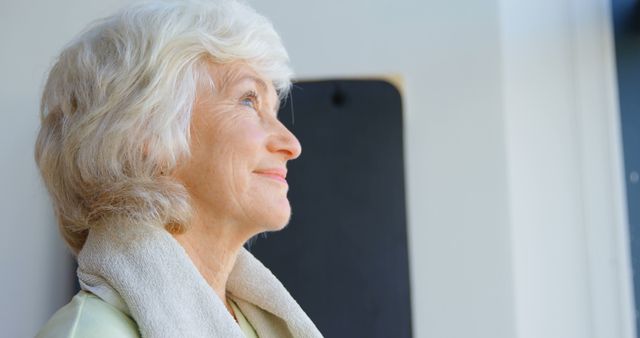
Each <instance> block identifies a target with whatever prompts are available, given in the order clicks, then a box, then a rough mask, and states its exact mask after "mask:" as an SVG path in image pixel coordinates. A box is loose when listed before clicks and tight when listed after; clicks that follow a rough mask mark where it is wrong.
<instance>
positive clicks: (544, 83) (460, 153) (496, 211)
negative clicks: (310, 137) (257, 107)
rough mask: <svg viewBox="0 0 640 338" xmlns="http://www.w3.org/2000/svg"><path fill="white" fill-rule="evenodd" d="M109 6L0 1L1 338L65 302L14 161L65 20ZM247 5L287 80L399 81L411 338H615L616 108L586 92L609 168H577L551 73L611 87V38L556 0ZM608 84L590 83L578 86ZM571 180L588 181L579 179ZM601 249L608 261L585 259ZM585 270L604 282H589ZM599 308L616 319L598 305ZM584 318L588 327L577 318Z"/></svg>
mask: <svg viewBox="0 0 640 338" xmlns="http://www.w3.org/2000/svg"><path fill="white" fill-rule="evenodd" d="M585 1H586V2H583V4H585V5H584V6H587V7H586V8H590V9H593V12H594V13H596V14H595V15H596V16H597V15H598V14H606V7H603V6H602V4H603V3H605V2H606V1H604V0H603V1H598V0H585ZM125 2H127V1H125V0H108V1H100V2H98V1H94V2H88V1H80V0H61V1H56V2H47V1H44V0H32V1H25V2H18V1H12V2H5V3H2V4H0V42H1V43H2V44H0V46H2V48H3V53H0V74H3V75H4V76H3V77H2V78H1V79H0V113H1V114H2V116H3V117H4V118H5V123H3V124H0V128H1V129H0V137H1V138H2V139H1V142H0V146H1V147H2V152H1V154H2V164H3V165H2V169H1V170H2V175H1V176H0V180H2V183H1V184H2V187H3V189H2V190H1V191H0V206H1V208H2V209H1V210H2V212H3V215H5V217H4V221H5V226H4V227H3V228H2V235H3V236H2V239H1V241H2V242H1V246H0V257H2V258H0V259H2V261H1V262H2V265H1V266H2V273H3V278H2V280H1V281H0V292H1V293H0V299H2V300H3V301H2V302H0V321H1V322H0V326H1V327H3V328H9V334H7V336H11V337H23V336H30V335H33V334H34V333H35V331H36V330H37V328H38V327H39V326H40V325H41V324H42V323H43V322H44V321H45V320H46V319H47V317H48V316H49V315H50V314H51V313H52V311H53V310H54V309H55V308H57V307H58V306H60V305H61V304H62V303H64V302H65V301H66V299H67V298H68V294H67V293H66V291H65V290H64V288H63V286H62V285H63V283H65V282H66V280H67V276H68V275H70V274H72V272H71V271H69V268H68V266H69V264H68V262H69V259H68V258H69V257H68V255H66V254H64V248H63V247H62V244H61V241H60V240H59V237H58V236H57V234H56V229H55V224H54V221H53V219H52V215H51V212H50V210H49V207H48V204H47V203H48V201H47V199H46V198H45V196H44V192H43V189H42V188H41V185H40V182H39V178H38V176H37V175H36V170H35V166H34V164H33V160H32V146H33V140H34V137H35V132H36V128H37V125H38V118H37V102H38V92H39V90H40V89H41V87H42V81H43V74H44V72H45V70H46V68H47V66H48V65H49V64H50V63H51V61H52V59H53V57H54V56H55V55H56V53H57V52H58V51H59V50H60V48H61V47H62V46H63V45H64V43H65V42H66V41H68V40H69V39H70V38H71V37H72V36H73V35H75V33H76V32H78V31H79V30H80V29H81V27H83V26H84V25H85V24H86V23H87V22H89V21H90V20H91V19H94V18H97V17H99V16H103V15H106V14H108V13H110V12H111V10H112V9H114V8H117V7H118V6H119V5H120V4H122V3H125ZM250 2H251V3H252V5H254V6H255V7H256V8H257V9H258V10H259V11H260V12H262V13H264V14H265V15H266V16H268V17H269V18H271V19H272V21H273V22H274V25H275V26H276V29H278V31H280V32H281V34H282V36H283V39H284V41H285V45H286V46H287V47H288V50H289V52H290V55H291V58H292V61H293V66H294V69H295V70H296V72H297V74H298V77H299V78H301V79H305V78H317V77H321V78H326V77H332V76H337V77H348V76H354V77H358V76H371V75H379V74H382V75H384V74H399V75H400V76H402V77H403V79H404V84H405V88H404V93H405V96H404V104H405V133H406V134H405V146H406V149H405V155H406V165H407V176H406V177H407V190H408V203H409V205H408V207H409V210H408V216H409V218H408V219H409V240H410V260H411V270H412V271H411V273H412V276H411V277H412V279H411V281H412V296H413V310H414V313H413V315H414V317H413V322H414V334H415V336H416V337H419V338H421V337H435V338H440V337H442V338H456V337H478V338H485V337H486V338H513V337H519V338H525V337H526V338H530V337H531V338H533V337H535V338H538V337H545V338H555V337H558V338H560V337H562V338H584V337H606V338H615V337H620V338H622V337H625V338H631V337H632V335H631V334H632V332H631V330H632V329H629V328H628V326H629V325H630V324H629V323H628V319H629V318H628V315H629V313H630V311H629V305H630V303H629V302H630V300H629V301H628V302H627V303H626V304H625V303H624V299H630V298H629V295H630V292H629V288H628V283H627V282H628V279H627V280H626V282H625V276H626V277H628V275H625V273H628V262H627V261H625V257H626V256H625V255H626V251H625V247H624V243H625V242H624V241H625V240H626V238H625V233H624V231H623V230H621V227H622V226H623V225H624V213H623V211H622V209H621V208H620V205H622V204H623V202H622V201H623V198H622V193H621V191H622V189H621V188H620V186H619V185H617V186H616V184H617V183H620V182H618V181H616V179H619V172H618V171H617V167H616V165H619V160H620V158H619V154H618V153H617V152H616V151H617V150H616V149H617V148H616V144H617V143H616V142H617V139H616V137H617V136H616V135H617V132H618V131H617V129H616V128H617V126H616V125H615V120H614V121H610V120H611V118H612V116H615V114H617V111H616V110H615V105H614V104H612V103H611V97H609V98H608V99H609V101H607V97H604V98H603V99H602V100H603V101H602V102H604V103H602V102H601V103H602V104H603V105H604V107H605V108H607V109H602V110H597V111H596V112H592V113H593V115H594V116H596V117H600V118H601V119H603V120H604V121H609V122H610V123H609V124H607V125H606V126H607V127H605V128H604V131H605V136H603V138H604V139H606V140H609V143H607V144H608V146H605V147H604V148H602V149H600V151H599V152H598V154H600V156H601V157H599V159H604V161H605V162H606V163H611V167H605V168H604V169H602V170H600V171H598V170H595V171H594V170H591V171H589V170H587V169H589V168H595V169H598V168H599V167H597V166H596V167H594V164H593V163H599V162H602V161H595V160H592V161H588V160H585V161H584V163H582V162H580V161H582V160H581V159H582V158H583V157H581V155H580V154H582V151H584V149H585V148H584V147H585V145H584V142H583V141H584V140H582V139H581V138H579V137H578V138H577V139H576V137H577V136H576V135H578V136H579V135H582V134H581V131H582V129H580V126H578V125H576V124H573V123H572V121H574V120H580V119H579V118H578V117H580V116H582V115H580V114H582V113H581V112H583V111H584V110H580V109H577V108H576V107H577V106H576V105H575V102H581V101H580V97H582V98H584V97H585V95H584V93H583V95H582V96H579V95H577V94H576V93H578V92H580V91H579V88H582V87H579V88H578V87H576V84H575V83H586V84H589V83H593V79H590V78H585V77H584V76H582V77H581V74H584V73H585V72H584V71H580V69H578V70H575V69H574V70H571V71H569V70H568V69H570V68H571V67H572V65H573V64H574V63H575V61H576V59H575V58H574V56H575V53H577V51H580V52H581V54H584V55H587V56H593V60H591V59H590V60H591V61H592V64H590V66H592V67H585V68H589V69H592V68H595V69H601V70H603V72H605V75H602V76H601V77H600V78H596V80H598V79H600V80H601V79H602V78H604V79H608V80H611V78H610V77H609V78H607V75H606V71H607V69H609V70H610V68H611V66H612V62H611V60H610V59H607V58H606V57H602V60H599V59H598V55H600V54H599V53H602V50H604V51H605V53H606V51H607V50H609V51H610V47H611V46H610V44H607V41H608V40H607V35H606V32H605V33H604V35H602V34H601V35H598V34H595V35H594V37H593V38H592V39H595V40H594V41H595V42H599V43H601V44H602V47H603V48H604V49H603V48H600V49H595V50H593V49H577V48H578V47H579V46H582V45H589V44H590V43H591V42H593V41H591V40H589V39H591V38H589V37H588V36H587V37H586V39H587V41H583V40H584V39H585V38H584V35H579V34H578V35H576V34H574V33H572V32H573V31H572V29H573V28H572V27H574V26H572V24H571V22H574V20H575V18H576V15H577V14H575V12H576V10H575V8H574V7H572V5H571V4H572V3H573V2H571V1H569V0H558V1H550V0H549V1H546V2H544V3H543V4H542V5H536V4H517V3H515V2H511V1H507V0H503V1H499V0H493V1H467V2H464V3H463V2H457V1H417V0H414V1H411V0H403V1H397V0H396V1H371V0H351V1H337V0H326V1H290V0H270V1H258V0H252V1H250ZM540 18H545V19H544V20H540ZM605 18H606V17H605ZM547 23H549V24H548V25H547ZM594 25H595V26H593V27H595V29H596V31H598V29H602V27H606V26H607V25H608V22H607V21H606V20H604V21H602V20H601V21H599V22H596V23H595V24H594ZM567 27H568V28H567ZM541 28H544V29H547V31H543V32H539V30H540V29H541ZM529 30H531V31H533V32H537V33H535V34H527V33H528V32H529ZM567 34H568V35H567ZM575 36H581V37H583V38H582V39H583V40H579V39H578V40H576V38H575ZM529 40H530V41H529ZM575 41H582V44H579V43H577V42H575ZM532 53H533V54H532ZM536 53H537V54H536ZM580 60H583V61H584V59H578V61H580ZM607 67H609V68H607ZM527 69H530V71H527ZM581 81H582V82H581ZM614 90H615V85H614V83H613V81H609V82H606V81H605V82H604V84H603V85H602V87H597V88H595V89H593V90H592V92H590V93H587V94H589V95H586V96H587V97H594V96H595V97H602V95H603V94H602V93H605V94H607V95H613V94H612V93H614ZM572 102H574V103H572ZM607 102H609V103H608V104H607ZM572 119H573V120H572ZM585 121H587V122H588V121H592V120H585ZM585 123H586V122H585ZM595 130H596V132H597V131H598V130H600V129H598V128H597V126H596V127H595ZM529 155H531V156H529ZM585 167H586V168H587V169H584V168H585ZM616 173H617V174H616ZM589 175H591V176H589ZM616 175H618V176H616ZM585 177H591V178H594V177H595V180H596V181H597V180H598V179H600V180H601V181H603V182H604V183H603V185H602V186H598V187H600V189H599V190H598V189H595V190H594V189H592V190H589V188H590V186H588V185H585V183H584V181H585ZM616 182H617V183H616ZM616 187H617V188H616ZM616 189H617V190H616ZM592 191H596V193H593V192H592ZM594 194H595V195H598V194H600V195H603V196H604V197H605V198H607V197H611V198H610V199H612V200H613V202H612V204H610V205H609V207H608V208H609V209H606V208H605V209H606V210H603V209H602V208H600V209H598V208H597V207H596V208H595V210H601V211H602V212H601V213H600V215H601V222H599V223H597V224H600V225H601V226H600V227H597V226H592V227H588V226H587V224H590V223H589V222H588V221H589V220H593V219H595V218H594V217H593V215H592V216H590V215H589V214H588V213H584V212H582V211H581V210H584V208H585V205H586V204H585V203H587V202H588V201H591V204H594V203H593V196H594ZM546 197H548V198H546ZM586 201H587V202H586ZM596 201H597V200H596ZM596 204H597V203H596ZM546 207H551V208H550V209H549V208H546ZM616 217H617V218H616ZM610 225H611V226H612V227H608V226H610ZM621 225H622V226H621ZM608 228H612V229H615V231H613V230H606V229H608ZM593 229H600V230H602V229H605V230H603V232H600V233H604V234H605V235H608V236H610V237H611V238H610V240H608V241H607V243H609V245H608V246H607V245H602V244H601V242H600V241H598V238H600V237H602V236H600V237H598V238H596V239H594V238H592V237H593V236H591V237H590V235H589V234H593V233H595V232H594V231H593ZM589 248H596V249H595V251H593V250H591V251H590V250H589ZM598 250H599V251H598ZM602 252H604V253H605V254H606V255H607V256H606V257H608V258H611V259H612V260H613V261H614V262H615V264H614V268H611V265H607V263H606V262H605V263H602V262H600V263H598V262H597V261H594V259H593V257H597V256H598V253H602ZM603 270H605V271H609V270H611V271H612V273H606V272H605V275H611V276H612V277H611V280H604V281H602V280H600V281H599V282H598V281H597V280H596V279H597V278H596V277H595V276H599V275H601V272H602V271H603ZM625 283H627V284H625ZM574 286H575V287H574ZM611 288H613V290H615V292H612V293H607V292H602V291H601V290H608V289H611ZM614 293H615V294H614ZM552 309H557V310H552ZM597 309H604V310H605V311H600V312H598V310H597ZM609 310H611V311H618V312H615V313H617V314H619V315H615V316H600V315H598V313H609V312H611V311H609ZM554 311H555V312H554ZM600 317H602V318H604V323H605V324H603V325H604V326H598V325H597V324H593V325H592V326H589V323H602V322H603V320H600V321H598V318H600ZM613 317H615V318H613ZM616 318H623V319H624V320H626V322H625V321H624V320H622V321H616ZM607 325H608V326H607ZM597 327H606V328H608V329H604V331H598V329H597ZM5 330H6V329H5ZM625 330H626V331H625ZM598 332H606V333H607V335H600V334H597V333H598ZM611 332H613V333H614V334H608V333H611Z"/></svg>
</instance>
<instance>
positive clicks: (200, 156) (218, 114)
mask: <svg viewBox="0 0 640 338" xmlns="http://www.w3.org/2000/svg"><path fill="white" fill-rule="evenodd" d="M208 71H209V74H210V75H211V78H212V79H214V81H215V86H216V88H215V92H214V90H213V89H212V88H210V87H208V86H201V87H200V88H199V89H198V92H197V98H196V102H195V106H194V110H193V112H192V117H191V145H190V147H191V157H190V158H189V159H188V160H187V161H186V162H185V163H184V164H182V165H180V166H179V167H178V168H177V170H176V172H175V173H174V177H176V178H177V179H178V180H180V181H181V182H182V183H183V184H184V185H185V187H186V188H187V190H188V191H189V193H190V195H191V198H192V204H193V206H194V209H195V212H196V214H197V217H198V218H200V219H201V220H204V221H205V222H209V221H215V223H216V224H220V222H222V224H225V225H229V226H232V227H234V229H240V230H241V231H242V232H243V233H246V235H247V236H253V235H254V234H256V233H259V232H263V231H270V230H271V231H273V230H279V229H281V228H283V227H284V226H285V225H286V224H287V223H288V222H289V218H290V215H291V207H290V205H289V200H288V199H287V191H288V189H289V186H288V184H287V181H286V179H285V177H286V172H287V169H286V167H287V161H289V160H292V159H295V158H297V157H298V156H300V152H301V147H300V143H299V142H298V140H297V139H296V137H295V136H294V135H293V134H292V133H291V132H290V131H289V130H288V129H287V128H286V127H285V126H284V125H282V123H280V121H279V120H278V118H277V112H278V106H279V101H278V96H277V94H276V91H275V89H274V87H273V84H272V83H271V81H270V80H269V79H266V78H264V77H262V76H261V74H258V73H257V72H256V71H254V70H253V68H252V67H250V66H248V65H247V64H245V63H240V62H238V63H231V64H226V65H219V64H210V65H209V66H208Z"/></svg>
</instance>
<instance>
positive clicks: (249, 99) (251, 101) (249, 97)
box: [240, 92, 258, 109]
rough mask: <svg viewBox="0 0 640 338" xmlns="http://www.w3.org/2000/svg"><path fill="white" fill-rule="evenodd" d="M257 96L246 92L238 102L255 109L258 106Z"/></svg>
mask: <svg viewBox="0 0 640 338" xmlns="http://www.w3.org/2000/svg"><path fill="white" fill-rule="evenodd" d="M257 103H258V96H257V95H256V94H255V93H253V92H249V93H247V94H245V95H244V96H243V97H242V98H241V99H240V104H241V105H243V106H247V107H249V108H251V109H256V108H257V106H258V104H257Z"/></svg>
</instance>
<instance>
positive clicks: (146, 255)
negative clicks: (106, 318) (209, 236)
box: [78, 225, 322, 338]
mask: <svg viewBox="0 0 640 338" xmlns="http://www.w3.org/2000/svg"><path fill="white" fill-rule="evenodd" d="M78 279H79V281H80V286H81V287H82V289H84V290H87V291H89V292H91V293H94V294H96V295H97V296H98V297H100V298H101V299H103V300H104V301H106V302H107V303H110V304H112V305H113V306H115V307H116V308H118V309H119V310H120V311H122V312H124V313H126V314H128V315H130V316H131V317H132V318H133V319H134V320H135V321H136V323H137V325H138V327H139V329H140V333H141V335H142V337H144V338H148V337H149V338H168V337H172V338H173V337H185V338H206V337H224V338H234V337H238V338H242V337H244V334H243V333H242V331H241V330H240V327H239V326H238V324H237V323H236V322H235V320H234V319H233V317H232V316H231V314H230V313H229V312H228V311H227V309H226V307H225V305H224V304H223V302H222V300H221V299H220V298H219V297H218V296H217V295H216V293H215V292H214V291H213V289H212V288H211V287H210V286H209V285H208V284H207V282H206V281H205V279H204V278H203V277H202V275H201V274H200V272H199V271H198V270H197V268H196V267H195V265H194V264H193V262H192V261H191V259H190V258H189V257H188V255H187V253H186V252H185V250H184V249H183V247H182V246H181V245H180V244H179V243H178V242H177V241H176V240H175V239H174V238H173V236H171V234H169V233H168V232H167V231H166V230H164V229H160V228H156V227H151V226H144V225H140V226H135V227H125V226H118V225H113V226H109V227H101V228H94V229H91V230H90V232H89V236H88V238H87V241H86V243H85V244H84V247H83V248H82V250H81V251H80V253H79V254H78ZM227 292H229V293H230V296H231V297H232V298H233V299H234V300H235V301H236V303H237V304H238V306H239V307H240V309H241V311H242V313H243V314H244V315H245V317H246V318H247V319H248V320H249V322H250V323H251V325H252V326H253V327H254V328H255V330H256V332H257V333H258V336H259V337H260V338H271V337H274V338H275V337H278V338H281V337H294V338H298V337H305V338H306V337H310V338H311V337H322V335H321V334H320V332H319V331H318V329H317V328H316V327H315V325H314V324H313V322H311V320H310V319H309V318H308V317H307V315H306V314H305V313H304V311H303V310H302V309H301V308H300V306H299V305H298V303H296V301H295V300H294V299H293V298H292V297H291V295H290V294H289V293H288V292H287V290H286V289H285V288H284V286H282V284H281V283H280V282H279V281H278V280H277V278H276V277H275V276H274V275H273V274H272V273H271V271H269V269H267V268H266V267H265V266H264V265H262V263H260V261H258V260H257V259H256V258H255V257H254V256H253V255H252V254H251V253H249V252H248V251H246V250H245V249H244V248H243V249H242V250H241V251H240V252H239V254H238V258H237V260H236V263H235V266H234V267H233V270H232V272H231V274H230V275H229V279H228V282H227Z"/></svg>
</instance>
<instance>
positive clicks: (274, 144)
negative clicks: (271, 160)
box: [268, 119, 302, 160]
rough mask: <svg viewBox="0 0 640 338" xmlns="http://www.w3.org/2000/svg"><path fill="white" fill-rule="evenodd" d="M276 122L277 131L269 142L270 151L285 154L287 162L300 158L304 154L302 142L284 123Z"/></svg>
mask: <svg viewBox="0 0 640 338" xmlns="http://www.w3.org/2000/svg"><path fill="white" fill-rule="evenodd" d="M275 121H276V123H275V125H276V130H275V132H274V134H273V137H272V138H271V141H270V142H269V145H268V148H269V151H271V152H276V153H281V154H284V155H285V157H286V160H293V159H296V158H298V157H299V156H300V154H301V153H302V146H301V145H300V141H298V138H296V137H295V135H293V133H292V132H291V131H290V130H289V129H287V127H285V126H284V125H283V124H282V122H280V121H279V120H277V119H276V120H275Z"/></svg>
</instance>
